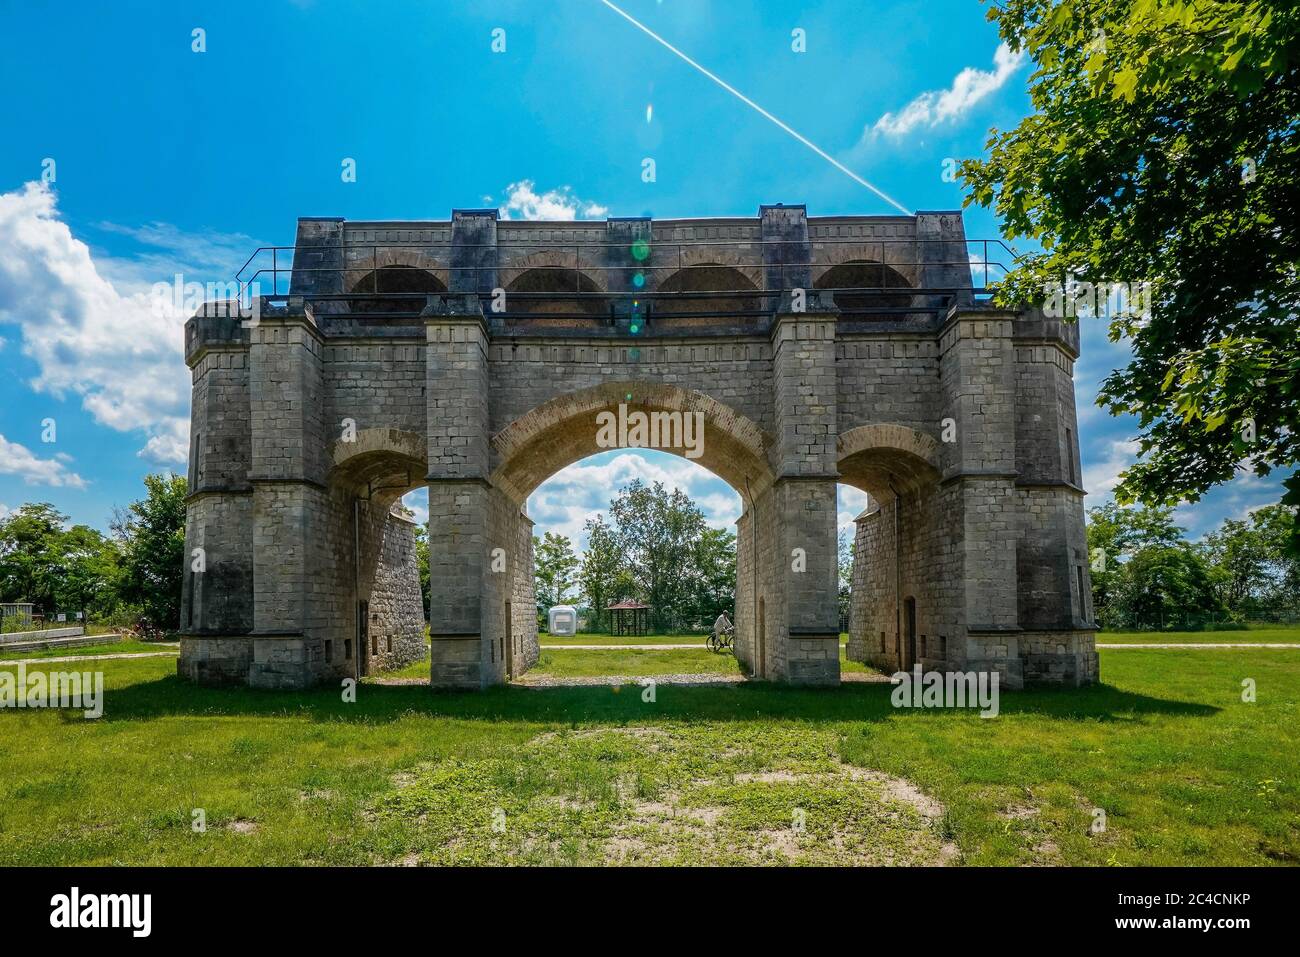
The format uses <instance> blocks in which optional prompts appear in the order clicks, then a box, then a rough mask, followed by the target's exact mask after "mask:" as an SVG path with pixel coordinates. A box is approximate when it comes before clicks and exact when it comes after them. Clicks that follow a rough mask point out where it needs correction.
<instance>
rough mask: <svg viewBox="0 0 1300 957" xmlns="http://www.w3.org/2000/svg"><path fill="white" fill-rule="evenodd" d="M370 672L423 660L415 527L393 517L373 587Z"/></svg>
mask: <svg viewBox="0 0 1300 957" xmlns="http://www.w3.org/2000/svg"><path fill="white" fill-rule="evenodd" d="M368 602H369V606H370V607H369V612H370V628H369V632H370V634H369V638H370V648H369V649H368V653H369V656H370V658H369V662H368V666H369V667H368V670H369V671H370V672H371V673H374V672H376V671H382V670H384V669H388V668H400V667H402V666H403V665H406V664H410V663H411V662H412V661H419V660H420V659H421V658H423V657H424V654H425V648H424V601H423V599H422V598H421V596H420V570H419V567H418V566H417V564H416V556H415V525H414V524H413V523H412V522H410V521H409V520H407V519H406V518H404V517H401V516H397V515H392V514H390V515H389V516H388V520H387V521H386V522H385V523H384V525H383V543H382V545H381V547H380V552H379V560H378V562H376V564H375V573H374V579H373V582H372V584H371V586H370V595H369V599H368Z"/></svg>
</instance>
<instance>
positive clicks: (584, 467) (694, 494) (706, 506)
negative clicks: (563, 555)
mask: <svg viewBox="0 0 1300 957" xmlns="http://www.w3.org/2000/svg"><path fill="white" fill-rule="evenodd" d="M602 454H603V453H602ZM593 458H595V457H593ZM638 478H639V479H641V481H643V482H645V483H646V484H648V485H652V484H654V483H655V482H662V483H663V484H664V486H665V487H666V488H667V489H668V490H669V491H672V490H673V489H680V490H681V491H682V492H684V493H685V494H687V495H689V496H690V497H691V499H692V500H693V501H694V502H695V504H696V505H698V506H699V508H700V510H701V511H702V512H703V513H704V520H705V521H706V522H707V523H708V524H709V525H711V526H712V527H714V528H726V529H731V530H732V531H734V530H735V522H736V519H738V518H739V517H740V511H741V501H740V496H739V495H737V494H736V493H735V492H734V491H732V490H731V489H730V487H729V486H727V485H726V484H725V483H724V482H723V481H722V480H721V479H720V478H718V477H717V476H716V475H714V474H713V473H712V472H710V471H709V470H708V469H705V468H703V467H701V466H699V465H696V464H695V463H694V462H691V461H690V460H689V459H685V458H681V457H680V456H676V455H673V454H672V453H669V452H656V451H649V450H648V451H637V452H620V453H619V454H617V455H615V456H613V457H612V458H610V459H608V460H607V461H593V460H592V459H586V460H584V461H580V462H575V463H574V464H573V465H570V466H568V467H567V468H563V469H561V470H560V471H558V472H556V473H555V474H554V475H552V476H551V477H550V478H549V479H547V480H546V481H545V482H543V483H542V484H541V485H539V486H538V487H537V488H536V489H535V490H534V491H533V494H532V495H531V496H529V498H528V514H529V516H530V517H531V518H532V519H533V521H534V522H536V523H537V526H536V528H535V529H534V532H535V534H536V535H538V536H539V537H540V536H541V535H543V534H544V533H546V532H554V533H556V534H557V535H565V536H567V537H568V538H569V540H570V541H571V542H573V546H574V549H575V550H577V551H582V550H583V549H584V548H585V547H586V537H585V535H584V534H583V530H582V526H583V525H584V524H585V523H586V521H587V519H589V518H594V517H595V516H596V515H597V514H606V515H607V514H608V511H609V501H610V499H612V498H613V497H614V496H615V495H616V494H618V491H619V489H621V488H623V486H625V485H627V484H629V483H630V482H632V480H633V479H638Z"/></svg>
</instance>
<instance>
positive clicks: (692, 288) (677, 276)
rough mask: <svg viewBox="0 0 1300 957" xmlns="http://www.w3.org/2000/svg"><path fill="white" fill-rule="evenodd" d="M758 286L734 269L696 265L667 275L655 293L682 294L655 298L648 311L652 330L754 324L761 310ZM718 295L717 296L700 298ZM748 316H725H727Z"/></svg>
mask: <svg viewBox="0 0 1300 957" xmlns="http://www.w3.org/2000/svg"><path fill="white" fill-rule="evenodd" d="M758 291H759V290H758V286H757V284H756V283H755V282H754V281H753V280H752V279H750V278H749V277H748V276H746V275H745V274H744V273H743V272H742V271H741V270H739V269H737V268H736V267H735V266H726V265H723V264H721V263H698V264H695V265H691V266H684V267H682V268H681V269H678V270H677V271H676V272H673V273H671V274H669V275H668V276H667V277H666V278H665V279H664V280H663V281H662V282H660V283H659V284H658V285H657V286H655V292H669V293H685V294H687V295H682V296H680V297H677V296H671V297H665V298H655V299H654V301H653V303H652V305H651V309H650V315H651V324H652V327H654V328H658V327H663V326H667V327H669V328H683V327H689V326H704V325H717V324H718V323H725V324H738V323H744V322H753V321H754V320H755V319H757V318H758V313H759V311H760V310H761V309H762V303H763V300H762V297H760V296H758V295H746V293H757V292H758ZM707 293H717V295H702V294H707ZM736 312H741V313H747V314H748V315H726V314H727V313H736Z"/></svg>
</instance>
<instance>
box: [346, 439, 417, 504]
mask: <svg viewBox="0 0 1300 957" xmlns="http://www.w3.org/2000/svg"><path fill="white" fill-rule="evenodd" d="M329 462H330V466H331V467H330V473H329V482H330V484H331V485H339V486H342V487H345V488H348V489H351V490H354V491H356V490H361V489H364V490H366V492H367V495H368V497H373V496H374V494H375V493H376V492H381V490H382V494H380V495H379V498H380V499H382V500H386V501H388V502H392V501H393V500H395V499H397V498H399V497H400V496H401V495H403V494H405V492H406V491H408V490H409V489H410V488H411V487H413V486H415V485H417V484H420V483H421V480H422V479H423V478H424V476H425V473H426V472H427V470H428V463H429V445H428V441H427V440H426V439H425V437H424V436H423V435H421V434H419V433H418V432H408V431H405V430H403V429H383V428H370V429H359V430H358V431H357V432H356V434H355V435H354V436H353V437H352V438H351V440H345V439H344V438H342V437H340V438H337V439H335V440H334V442H333V444H332V445H331V446H330V449H329Z"/></svg>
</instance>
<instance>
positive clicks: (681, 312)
mask: <svg viewBox="0 0 1300 957" xmlns="http://www.w3.org/2000/svg"><path fill="white" fill-rule="evenodd" d="M934 244H939V245H940V246H941V247H946V248H941V249H939V250H938V251H937V252H938V254H939V257H938V258H932V257H926V256H923V255H919V253H920V252H921V251H922V250H924V249H925V248H926V247H932V246H933V245H934ZM790 245H791V243H789V242H785V241H763V240H727V241H703V242H664V241H657V242H654V243H650V242H646V243H645V244H644V245H643V246H642V247H641V248H639V249H638V248H636V247H635V245H634V244H628V243H617V244H615V243H570V244H565V243H560V244H556V243H536V244H528V245H525V246H500V245H477V246H476V245H465V244H460V245H456V246H455V247H453V245H452V244H451V243H449V242H439V243H425V242H397V243H394V242H388V243H344V244H337V245H333V246H319V245H312V246H302V247H296V246H261V247H258V248H257V249H256V250H254V252H253V253H252V254H251V255H250V256H249V257H248V259H247V260H246V261H245V263H244V264H243V266H241V267H240V269H239V271H238V273H236V276H235V280H236V283H237V285H238V288H239V295H240V297H241V299H243V298H245V297H246V296H248V295H250V294H253V293H260V294H262V295H267V294H266V293H264V292H262V285H263V283H264V281H265V280H266V279H268V278H269V280H270V287H271V292H270V294H269V296H270V298H273V299H277V298H282V297H284V296H286V295H289V294H290V292H291V291H292V292H295V293H296V294H301V295H303V296H304V298H305V299H307V300H310V301H312V302H321V303H332V304H333V305H332V306H330V307H329V308H328V312H329V313H330V314H332V315H335V316H340V317H344V316H346V317H351V318H355V319H361V320H366V319H371V320H382V319H393V318H402V317H409V316H410V315H411V311H412V307H415V311H417V312H418V311H419V308H421V307H422V306H423V304H424V302H425V301H426V300H427V297H428V296H429V295H440V294H447V293H448V290H447V289H446V288H445V284H444V283H442V282H441V281H440V280H438V279H437V276H436V275H435V273H437V272H441V273H444V274H446V275H448V276H451V275H453V274H454V275H455V276H456V277H457V279H458V280H459V281H458V282H457V283H456V285H457V286H458V287H468V290H469V292H468V294H470V295H474V294H477V295H479V296H481V297H483V298H484V300H485V301H486V300H487V299H489V298H490V297H491V295H492V293H493V291H494V290H493V289H489V288H485V287H486V285H487V284H486V282H485V281H484V280H485V279H486V278H490V279H491V280H492V281H493V282H495V281H496V279H497V277H499V276H500V275H501V274H503V273H505V274H511V275H513V277H514V278H513V281H512V283H511V285H514V284H516V283H517V282H518V279H519V277H521V276H522V275H524V274H525V273H531V274H538V273H540V274H541V275H542V276H545V277H546V278H545V279H544V280H542V281H540V282H537V281H533V282H530V285H533V286H550V288H530V289H518V288H513V289H512V288H511V285H507V286H506V287H504V289H505V292H506V293H507V297H508V299H509V300H510V302H511V303H512V305H513V304H516V303H522V304H524V305H525V306H530V308H527V309H525V310H522V311H520V310H516V309H513V308H511V309H510V310H508V311H505V312H497V311H496V310H494V312H497V314H498V315H499V316H500V317H501V318H502V319H504V320H509V319H516V318H518V319H523V318H536V317H537V315H538V313H537V311H536V307H535V306H532V304H536V303H547V302H552V303H556V304H561V303H568V304H572V305H573V306H574V308H573V309H572V310H571V311H567V312H566V311H564V310H558V311H557V310H556V309H554V308H550V309H547V311H546V312H544V313H542V314H543V315H546V316H548V317H550V318H552V319H561V318H569V319H589V318H593V317H597V316H598V317H600V318H605V319H608V320H609V321H610V322H611V324H612V321H613V320H614V318H615V317H617V316H618V315H621V314H626V313H627V312H628V310H629V307H631V308H632V309H635V308H638V307H640V308H643V309H645V311H646V312H647V313H648V314H650V313H658V314H659V315H660V316H663V315H671V316H672V317H673V318H678V319H685V318H708V317H717V318H737V317H752V316H755V315H770V314H771V313H772V311H773V310H774V309H775V307H776V305H777V304H778V302H779V300H780V298H781V297H782V295H784V294H786V293H788V291H789V290H790V288H791V287H792V285H793V284H792V283H791V282H790V281H789V278H790V273H791V272H795V276H796V277H798V276H811V274H812V273H813V272H814V271H820V272H822V274H823V275H822V276H821V277H820V279H821V281H825V279H826V278H828V276H830V275H832V274H833V272H832V271H833V270H835V269H837V268H839V269H841V270H843V269H846V268H856V270H857V271H858V272H857V274H856V275H853V274H851V273H845V272H840V273H839V274H838V278H840V279H847V278H854V279H858V280H870V279H871V278H872V273H875V278H876V279H878V282H876V283H875V284H871V283H870V282H868V281H859V282H855V283H852V284H848V285H845V284H835V285H829V284H828V285H817V284H816V283H814V284H813V287H812V289H810V290H809V291H810V292H811V291H813V290H816V291H817V292H820V293H828V294H830V295H831V296H833V297H834V298H835V301H836V303H837V305H839V304H842V303H843V304H847V307H846V306H844V305H842V306H841V308H842V309H843V311H845V312H847V313H850V314H853V315H862V316H879V317H887V316H891V315H907V314H911V313H917V312H933V311H936V310H938V309H940V308H942V307H943V302H944V301H946V300H950V299H951V298H952V297H953V296H956V295H958V294H965V295H967V296H970V297H972V298H976V299H978V298H981V297H984V296H987V295H988V293H989V284H990V281H991V280H992V279H996V278H998V277H1000V276H1002V275H1005V274H1006V273H1007V272H1008V271H1009V270H1010V269H1011V268H1012V266H1011V263H1014V262H1015V261H1016V260H1017V259H1018V257H1017V255H1016V253H1015V251H1014V250H1013V249H1012V248H1011V247H1010V246H1008V245H1007V244H1006V243H1005V242H1004V241H1002V240H1001V239H964V240H956V241H954V240H950V239H926V238H922V239H875V240H867V241H863V240H861V239H818V240H815V241H812V242H811V243H810V245H811V247H812V249H813V250H814V253H816V252H817V251H822V250H824V249H825V247H828V246H842V247H852V253H846V255H853V256H863V255H864V254H865V253H868V252H871V251H873V250H874V251H875V252H876V254H877V258H875V259H869V258H845V259H843V260H840V259H839V258H838V257H834V256H831V257H824V258H822V259H821V260H819V261H817V262H813V263H807V262H797V261H779V260H778V261H775V262H771V261H768V262H764V258H765V257H764V255H763V254H764V252H765V251H766V250H765V247H767V246H773V247H785V248H789V247H790ZM629 247H632V248H631V249H630V252H629V258H628V261H624V262H616V263H611V262H608V261H607V257H606V256H605V251H606V250H609V249H620V250H629ZM889 247H903V248H902V249H900V250H899V252H901V253H903V255H902V256H899V255H887V250H888V251H892V250H890V249H889ZM908 247H910V248H911V251H912V252H913V255H910V256H909V255H908ZM453 248H454V249H455V250H456V251H457V253H458V254H459V255H460V256H463V257H464V258H465V259H468V260H473V259H475V258H477V257H476V256H474V255H473V254H472V251H474V250H487V249H491V250H495V251H496V252H497V253H498V254H500V253H503V252H505V253H510V252H514V253H520V254H522V256H521V259H520V260H519V261H517V262H510V261H509V260H507V261H506V262H504V263H502V262H493V263H474V262H472V261H471V262H467V263H457V264H454V265H453V264H452V262H451V258H452V250H453ZM955 248H960V249H961V251H962V253H964V258H943V257H944V256H948V257H952V256H953V255H954V252H955ZM409 249H417V250H420V251H421V255H420V256H417V257H411V256H409V255H406V256H402V257H400V258H402V259H405V260H408V262H403V263H395V262H392V258H393V257H391V256H385V255H382V253H383V252H384V251H391V250H409ZM701 249H704V250H715V249H716V250H718V252H719V256H718V257H713V256H707V254H706V256H705V257H703V258H705V259H707V261H700V260H701V258H702V257H701V256H700V254H699V253H698V250H701ZM665 250H670V251H669V252H667V253H665ZM687 250H696V251H697V252H695V253H693V254H692V255H691V257H690V258H691V259H692V260H694V261H691V262H688V261H686V251H687ZM725 250H731V251H732V252H731V253H730V254H729V255H724V254H723V253H724V251H725ZM329 251H340V255H339V257H338V258H339V259H341V260H342V265H331V266H307V265H302V264H298V263H299V260H300V258H301V257H300V256H299V255H298V254H299V253H302V252H310V253H315V254H319V253H323V252H329ZM542 251H546V252H552V253H559V254H560V256H559V258H561V259H563V260H568V261H563V262H558V263H557V262H554V261H552V262H547V263H530V262H528V261H527V257H528V256H530V255H535V254H536V253H538V252H542ZM990 251H992V252H993V254H994V256H995V257H997V258H991V257H990ZM358 253H361V254H360V255H359V254H358ZM737 253H740V255H737ZM267 258H269V260H270V262H269V263H266V262H265V260H266V259H267ZM412 259H414V260H415V263H414V264H413V263H410V262H409V260H412ZM715 259H716V260H720V261H715ZM286 260H287V261H286ZM774 268H776V269H778V270H779V272H778V274H777V279H776V286H775V288H760V287H758V286H755V285H753V281H752V280H751V279H749V278H748V277H747V276H746V275H745V273H746V272H750V273H753V272H755V271H757V272H759V273H760V276H761V281H763V282H764V283H765V284H766V283H767V282H769V281H770V280H771V278H772V273H771V270H772V269H774ZM407 270H410V271H411V272H412V273H415V272H417V271H418V272H422V273H424V277H406V276H404V275H403V274H405V273H406V272H407ZM706 270H728V271H732V272H733V273H734V274H737V275H738V276H739V279H740V280H743V282H742V281H737V282H735V283H732V284H728V285H727V286H726V287H725V288H711V289H692V288H689V284H690V278H689V277H691V276H692V275H693V274H694V275H700V274H702V273H703V271H706ZM796 270H797V272H796ZM954 270H960V272H958V273H957V275H958V276H960V277H962V278H964V279H965V282H962V281H959V280H956V277H954V276H953V274H952V271H954ZM922 271H925V272H928V273H929V274H930V276H931V277H935V276H942V277H943V278H950V279H952V280H953V281H951V282H949V283H943V284H941V285H933V284H931V285H927V286H916V285H912V284H911V282H910V281H909V280H908V278H907V276H906V275H905V273H908V272H911V273H912V274H913V275H924V274H925V273H924V272H922ZM945 273H947V275H946V276H944V274H945ZM602 274H603V275H602ZM597 275H601V276H602V278H603V279H604V280H605V281H604V282H603V284H601V283H597V282H596V281H595V280H594V279H593V278H592V277H593V276H597ZM381 276H386V277H388V279H389V280H390V284H393V285H410V284H411V282H410V281H406V282H399V281H398V280H399V277H400V278H401V279H407V280H410V279H417V280H419V281H421V282H423V283H424V285H423V286H422V287H421V288H417V289H388V290H385V289H382V288H380V287H381V281H380V279H381ZM677 276H680V277H682V279H681V280H679V281H676V282H674V281H673V279H674V278H675V277H677ZM629 277H630V280H629ZM335 278H337V282H335V281H326V282H323V281H321V280H322V279H330V280H333V279H335ZM714 278H718V277H717V276H715V277H714ZM611 279H613V280H614V281H613V282H612V283H611V282H610V280H611ZM977 279H978V281H979V284H976V280H977ZM295 280H296V282H295ZM349 280H350V281H349ZM665 280H667V281H668V285H669V286H671V287H672V288H664V286H665ZM367 281H368V282H369V283H370V286H369V288H366V283H367ZM628 285H630V286H631V288H617V287H625V286H628ZM293 286H297V289H296V290H295V289H292V288H291V287H293ZM349 286H350V287H351V288H348V287H349ZM611 286H614V287H616V288H610V287H611ZM322 287H324V288H331V287H332V288H335V289H344V290H346V291H343V292H328V293H326V292H319V291H317V290H319V289H320V288H322ZM452 293H453V294H461V295H463V294H466V293H465V292H459V291H458V290H452ZM665 300H667V301H672V302H673V303H675V305H674V306H672V307H671V308H669V309H664V308H658V309H656V308H655V306H654V304H656V303H662V302H664V301H665ZM901 300H907V301H905V302H904V301H901ZM702 301H708V302H712V303H714V304H715V305H714V306H713V307H711V308H707V309H703V310H700V311H690V310H686V309H683V308H681V306H680V304H681V303H691V302H696V303H698V302H702ZM723 302H726V303H736V304H737V306H736V307H735V308H729V309H720V308H718V307H717V305H716V304H717V303H723ZM385 303H387V304H391V305H392V307H393V308H392V309H391V310H384V309H383V308H381V307H382V305H383V304H385ZM358 304H359V306H360V308H354V307H355V306H357V305H358ZM417 304H418V305H417ZM403 307H405V308H403Z"/></svg>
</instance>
